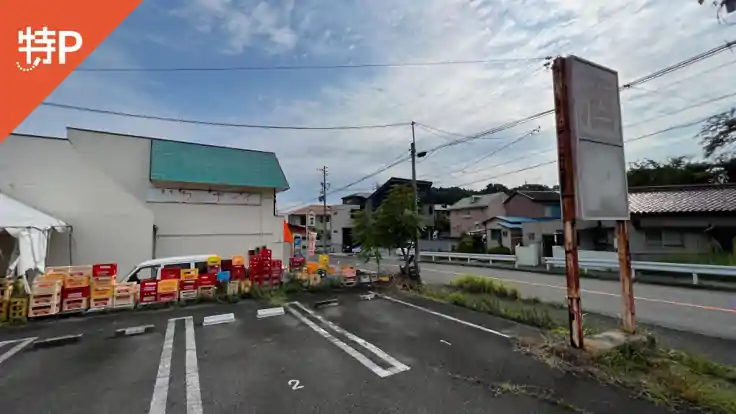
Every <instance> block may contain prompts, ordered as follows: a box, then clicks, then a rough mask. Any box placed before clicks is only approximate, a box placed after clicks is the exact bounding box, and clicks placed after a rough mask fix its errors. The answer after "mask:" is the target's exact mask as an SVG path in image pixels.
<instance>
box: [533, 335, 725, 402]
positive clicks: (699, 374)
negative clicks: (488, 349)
mask: <svg viewBox="0 0 736 414" xmlns="http://www.w3.org/2000/svg"><path fill="white" fill-rule="evenodd" d="M520 350H521V351H522V352H524V353H527V354H531V355H532V356H534V357H535V358H537V359H539V360H540V361H543V362H545V363H546V364H548V365H549V366H552V367H555V368H560V369H564V370H568V371H573V372H577V373H583V374H588V375H591V376H592V377H594V378H597V379H598V380H600V381H602V382H604V383H609V384H617V385H622V386H625V387H627V388H630V389H631V390H633V391H635V392H637V393H638V394H640V395H642V396H644V397H646V398H648V399H650V400H653V401H655V402H657V403H660V404H664V405H667V406H669V407H671V408H674V409H676V408H678V407H682V406H692V407H699V408H701V409H703V410H706V411H707V412H712V413H719V414H736V368H734V367H729V366H725V365H721V364H717V363H715V362H712V361H709V360H707V359H705V358H703V357H700V356H696V355H692V354H687V353H683V352H680V351H673V350H668V349H663V348H660V347H657V346H656V343H655V341H654V338H653V337H649V340H648V341H646V342H639V343H629V344H625V345H622V346H620V347H618V348H616V349H614V350H611V351H608V352H605V353H602V354H599V355H591V354H588V353H586V352H583V351H580V350H574V349H571V348H569V347H568V345H567V339H566V338H561V337H559V336H555V335H550V336H548V337H546V338H545V339H544V340H542V341H534V342H530V341H522V342H520Z"/></svg>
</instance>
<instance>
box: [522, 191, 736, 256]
mask: <svg viewBox="0 0 736 414" xmlns="http://www.w3.org/2000/svg"><path fill="white" fill-rule="evenodd" d="M629 211H630V214H631V218H630V220H629V249H630V251H631V255H632V258H633V259H634V260H644V261H654V260H665V259H666V258H667V257H668V256H678V255H698V254H707V253H710V252H712V251H714V250H725V251H732V250H733V247H734V246H733V239H734V237H736V185H733V184H718V185H679V186H661V187H638V188H637V187H632V188H629ZM521 227H522V240H521V242H522V243H521V244H523V245H529V244H531V243H540V244H541V245H542V249H541V250H542V252H543V255H544V256H552V254H553V253H552V246H559V245H562V222H561V221H560V220H548V221H536V222H524V223H521ZM577 227H578V229H577V230H578V247H579V248H580V249H582V250H594V251H611V252H613V251H616V250H617V248H616V236H615V223H614V222H612V221H580V220H579V221H577Z"/></svg>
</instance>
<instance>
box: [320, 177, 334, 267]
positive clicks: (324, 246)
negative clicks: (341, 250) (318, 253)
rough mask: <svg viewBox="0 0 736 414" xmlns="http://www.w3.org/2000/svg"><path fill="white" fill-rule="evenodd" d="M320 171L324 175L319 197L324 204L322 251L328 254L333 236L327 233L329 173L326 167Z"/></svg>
mask: <svg viewBox="0 0 736 414" xmlns="http://www.w3.org/2000/svg"><path fill="white" fill-rule="evenodd" d="M319 171H320V172H321V173H322V189H321V190H320V196H319V201H321V202H322V249H323V250H324V252H325V254H327V252H328V251H327V236H331V235H330V234H329V233H328V232H327V218H328V217H330V216H329V215H328V214H327V189H328V188H329V187H330V184H329V183H328V182H327V174H328V173H329V172H328V171H327V166H326V165H325V166H323V167H322V168H320V169H319ZM330 222H332V220H330Z"/></svg>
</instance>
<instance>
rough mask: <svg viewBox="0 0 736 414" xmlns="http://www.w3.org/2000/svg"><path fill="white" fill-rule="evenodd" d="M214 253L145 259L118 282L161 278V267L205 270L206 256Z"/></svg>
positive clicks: (204, 271)
mask: <svg viewBox="0 0 736 414" xmlns="http://www.w3.org/2000/svg"><path fill="white" fill-rule="evenodd" d="M212 256H217V255H216V254H198V255H195V256H178V257H164V258H161V259H153V260H146V261H145V262H142V263H140V264H139V265H138V266H136V267H134V268H133V270H131V271H130V273H128V274H127V275H126V276H125V277H124V278H122V279H120V280H119V281H120V282H135V283H141V280H148V279H157V280H158V279H161V269H164V268H168V267H178V268H180V269H195V268H196V269H199V273H200V274H201V273H206V272H207V258H208V257H212Z"/></svg>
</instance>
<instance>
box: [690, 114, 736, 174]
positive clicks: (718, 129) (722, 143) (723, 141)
mask: <svg viewBox="0 0 736 414" xmlns="http://www.w3.org/2000/svg"><path fill="white" fill-rule="evenodd" d="M697 138H700V144H701V145H702V147H703V152H704V153H705V156H706V157H707V158H710V159H715V160H720V161H725V160H726V159H728V158H731V157H733V156H734V155H736V108H731V109H730V110H729V111H726V112H722V113H720V114H716V115H713V116H712V117H710V118H708V119H707V120H706V121H705V124H704V125H703V126H702V127H701V128H700V132H699V133H698V135H697Z"/></svg>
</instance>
